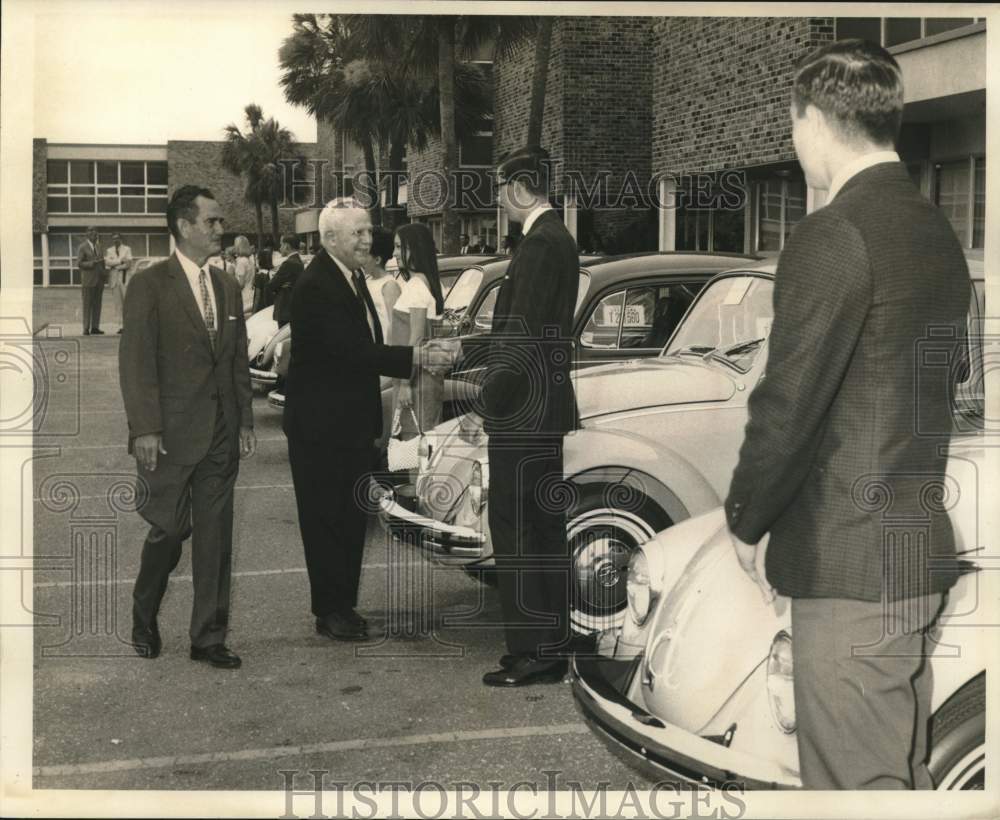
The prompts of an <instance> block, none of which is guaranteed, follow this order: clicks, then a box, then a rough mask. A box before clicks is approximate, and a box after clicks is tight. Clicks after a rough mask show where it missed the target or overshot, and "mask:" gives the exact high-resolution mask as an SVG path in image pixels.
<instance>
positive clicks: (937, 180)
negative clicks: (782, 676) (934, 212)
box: [934, 157, 986, 248]
mask: <svg viewBox="0 0 1000 820" xmlns="http://www.w3.org/2000/svg"><path fill="white" fill-rule="evenodd" d="M934 204H936V205H937V206H938V207H939V208H940V209H941V210H942V211H944V214H945V216H947V217H948V221H949V222H951V226H952V227H953V228H954V229H955V234H956V235H957V236H958V240H959V242H961V243H962V247H964V248H981V247H983V242H984V238H985V231H986V221H985V219H986V158H985V157H966V158H964V159H959V160H954V161H951V162H939V163H937V164H935V166H934Z"/></svg>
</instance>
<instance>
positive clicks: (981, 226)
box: [972, 157, 986, 248]
mask: <svg viewBox="0 0 1000 820" xmlns="http://www.w3.org/2000/svg"><path fill="white" fill-rule="evenodd" d="M985 236H986V157H980V158H979V159H977V160H976V199H975V210H974V212H973V214H972V247H974V248H981V247H983V241H984V239H985Z"/></svg>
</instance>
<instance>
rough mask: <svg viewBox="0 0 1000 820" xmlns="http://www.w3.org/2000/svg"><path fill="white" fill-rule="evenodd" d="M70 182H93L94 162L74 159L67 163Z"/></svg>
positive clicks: (77, 183) (75, 183)
mask: <svg viewBox="0 0 1000 820" xmlns="http://www.w3.org/2000/svg"><path fill="white" fill-rule="evenodd" d="M69 166H70V168H69V172H70V182H72V183H73V184H74V185H79V184H82V183H88V182H89V183H90V184H91V185H93V184H94V163H93V162H91V161H90V160H75V161H73V162H71V163H70V164H69Z"/></svg>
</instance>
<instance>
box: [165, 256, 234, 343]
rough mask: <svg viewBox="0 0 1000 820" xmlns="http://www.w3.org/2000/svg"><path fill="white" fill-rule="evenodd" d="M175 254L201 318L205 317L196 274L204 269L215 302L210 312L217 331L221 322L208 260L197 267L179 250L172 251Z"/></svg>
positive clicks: (217, 298)
mask: <svg viewBox="0 0 1000 820" xmlns="http://www.w3.org/2000/svg"><path fill="white" fill-rule="evenodd" d="M174 253H175V254H177V261H178V262H180V263H181V267H182V268H183V269H184V275H185V276H187V280H188V284H189V285H190V286H191V292H192V293H193V294H194V300H195V302H197V303H198V310H200V311H201V318H202V319H204V318H205V304H204V302H202V301H201V285H200V284H198V274H200V273H201V272H202V271H203V270H204V271H205V280H206V284H207V285H208V292H209V293H210V294H211V296H212V301H213V302H214V303H215V306H214V307H215V309H214V310H213V311H212V314H213V315H214V316H215V331H216V333H218V331H219V328H220V327H221V326H222V322H221V321H220V319H219V295H218V294H217V293H216V292H215V286H214V285H213V284H212V274H211V272H210V271H209V269H208V262H206V263H205V266H204V268H199V267H198V266H197V265H196V264H195V263H194V262H192V261H191V260H190V259H188V258H187V257H186V256H185V255H184V254H183V253H181V252H180V251H179V250H175V251H174Z"/></svg>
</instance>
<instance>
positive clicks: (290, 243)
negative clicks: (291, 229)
mask: <svg viewBox="0 0 1000 820" xmlns="http://www.w3.org/2000/svg"><path fill="white" fill-rule="evenodd" d="M281 255H282V256H283V257H285V261H284V262H282V263H281V267H280V268H278V272H277V273H276V274H274V276H273V277H271V281H269V282H268V283H267V287H266V288H265V289H264V290H265V293H266V295H267V301H268V302H269V303H271V304H273V305H274V321H276V322H277V323H278V327H284V326H285V325H287V324H288V323H289V322H290V321H291V320H292V288H293V287H295V283H296V282H297V281H298V279H299V275H300V274H301V273H302V270H303V265H302V259H301V258H300V257H299V238H298V237H297V236H296V235H295V234H285V235H284V236H283V237H281Z"/></svg>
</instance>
